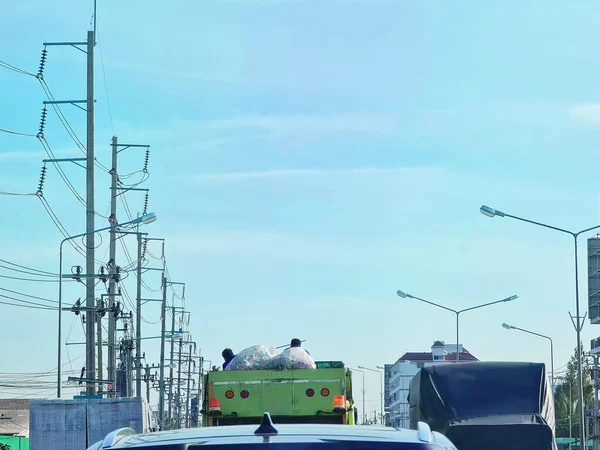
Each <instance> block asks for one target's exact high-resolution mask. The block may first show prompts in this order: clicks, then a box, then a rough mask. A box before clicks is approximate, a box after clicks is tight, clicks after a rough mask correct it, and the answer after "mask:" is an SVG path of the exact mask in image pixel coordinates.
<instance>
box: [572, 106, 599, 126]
mask: <svg viewBox="0 0 600 450" xmlns="http://www.w3.org/2000/svg"><path fill="white" fill-rule="evenodd" d="M569 117H570V118H571V120H572V121H573V122H577V123H581V124H583V125H590V126H600V103H588V104H581V105H575V106H572V107H571V108H569Z"/></svg>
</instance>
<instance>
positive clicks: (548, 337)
mask: <svg viewBox="0 0 600 450" xmlns="http://www.w3.org/2000/svg"><path fill="white" fill-rule="evenodd" d="M502 328H504V329H506V330H518V331H522V332H523V333H529V334H533V335H534V336H539V337H541V338H544V339H548V340H549V341H550V371H551V378H550V379H551V380H552V383H551V384H552V395H554V344H553V343H552V338H551V337H550V336H545V335H543V334H540V333H536V332H534V331H530V330H525V329H524V328H519V327H515V326H513V325H509V324H507V323H503V324H502Z"/></svg>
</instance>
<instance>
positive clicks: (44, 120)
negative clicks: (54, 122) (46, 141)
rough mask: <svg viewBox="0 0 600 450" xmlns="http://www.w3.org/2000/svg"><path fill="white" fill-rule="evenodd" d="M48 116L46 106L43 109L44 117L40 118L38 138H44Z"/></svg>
mask: <svg viewBox="0 0 600 450" xmlns="http://www.w3.org/2000/svg"><path fill="white" fill-rule="evenodd" d="M47 114H48V109H46V107H45V106H44V109H42V117H41V118H40V129H39V131H38V137H40V138H42V137H44V128H45V127H46V115H47Z"/></svg>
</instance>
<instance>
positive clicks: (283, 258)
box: [169, 230, 361, 265]
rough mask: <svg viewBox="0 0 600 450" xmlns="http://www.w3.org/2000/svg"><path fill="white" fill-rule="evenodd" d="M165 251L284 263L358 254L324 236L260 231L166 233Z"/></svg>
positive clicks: (351, 259) (353, 258)
mask: <svg viewBox="0 0 600 450" xmlns="http://www.w3.org/2000/svg"><path fill="white" fill-rule="evenodd" d="M169 253H170V254H177V255H179V256H180V257H184V258H186V259H187V258H190V257H192V258H198V257H207V256H210V257H215V256H216V257H226V258H230V257H232V256H234V257H236V258H250V259H252V260H253V261H262V262H268V261H271V262H273V261H277V262H287V263H298V262H304V263H307V262H308V263H316V264H343V265H346V264H355V263H359V262H360V261H361V255H359V254H357V253H356V252H355V251H353V250H352V249H349V248H347V247H345V246H343V245H340V244H339V243H338V242H337V241H334V240H332V239H327V238H318V237H314V236H307V235H301V234H297V233H281V232H263V231H210V230H207V231H199V232H198V233H195V234H194V235H191V236H169Z"/></svg>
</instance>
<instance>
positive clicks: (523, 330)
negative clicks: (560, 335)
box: [511, 325, 552, 342]
mask: <svg viewBox="0 0 600 450" xmlns="http://www.w3.org/2000/svg"><path fill="white" fill-rule="evenodd" d="M511 328H513V329H515V330H519V331H522V332H523V333H529V334H533V335H535V336H539V337H542V338H545V339H548V340H549V341H550V342H552V338H551V337H550V336H546V335H544V334H540V333H536V332H535V331H529V330H525V329H523V328H519V327H515V326H512V325H511Z"/></svg>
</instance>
